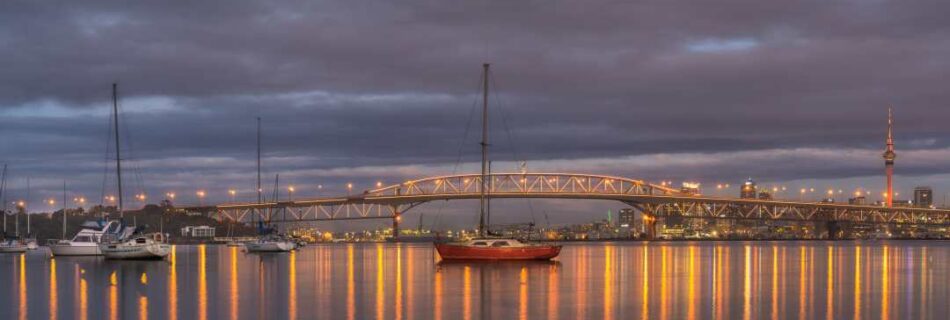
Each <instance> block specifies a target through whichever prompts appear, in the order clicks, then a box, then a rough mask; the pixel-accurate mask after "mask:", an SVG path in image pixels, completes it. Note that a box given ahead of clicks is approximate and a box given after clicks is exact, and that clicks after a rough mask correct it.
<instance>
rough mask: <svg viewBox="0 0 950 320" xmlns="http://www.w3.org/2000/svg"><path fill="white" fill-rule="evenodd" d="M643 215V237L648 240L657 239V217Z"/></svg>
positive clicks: (645, 213)
mask: <svg viewBox="0 0 950 320" xmlns="http://www.w3.org/2000/svg"><path fill="white" fill-rule="evenodd" d="M641 214H642V215H643V235H644V238H645V239H646V240H654V239H656V216H655V215H652V214H649V213H647V212H642V213H641Z"/></svg>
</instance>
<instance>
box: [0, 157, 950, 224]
mask: <svg viewBox="0 0 950 320" xmlns="http://www.w3.org/2000/svg"><path fill="white" fill-rule="evenodd" d="M6 191H7V165H6V164H4V165H3V173H0V201H3V237H4V238H6V236H7V193H6ZM944 202H946V201H944Z"/></svg>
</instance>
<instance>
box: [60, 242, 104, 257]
mask: <svg viewBox="0 0 950 320" xmlns="http://www.w3.org/2000/svg"><path fill="white" fill-rule="evenodd" d="M49 253H50V254H52V255H53V256H101V255H102V250H99V245H98V244H92V245H75V244H50V245H49Z"/></svg>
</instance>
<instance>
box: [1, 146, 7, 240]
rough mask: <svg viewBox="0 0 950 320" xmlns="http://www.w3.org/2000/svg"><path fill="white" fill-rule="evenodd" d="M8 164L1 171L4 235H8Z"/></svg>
mask: <svg viewBox="0 0 950 320" xmlns="http://www.w3.org/2000/svg"><path fill="white" fill-rule="evenodd" d="M6 191H7V165H6V164H4V165H3V173H0V201H3V236H4V238H5V237H6V236H7V193H6Z"/></svg>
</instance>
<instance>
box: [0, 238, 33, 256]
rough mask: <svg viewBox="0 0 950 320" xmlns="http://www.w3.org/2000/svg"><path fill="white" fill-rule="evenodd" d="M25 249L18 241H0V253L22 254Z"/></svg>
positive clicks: (23, 244)
mask: <svg viewBox="0 0 950 320" xmlns="http://www.w3.org/2000/svg"><path fill="white" fill-rule="evenodd" d="M26 250H28V249H27V247H26V244H25V243H23V241H20V239H13V238H11V239H3V240H2V241H0V253H23V252H26Z"/></svg>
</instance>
